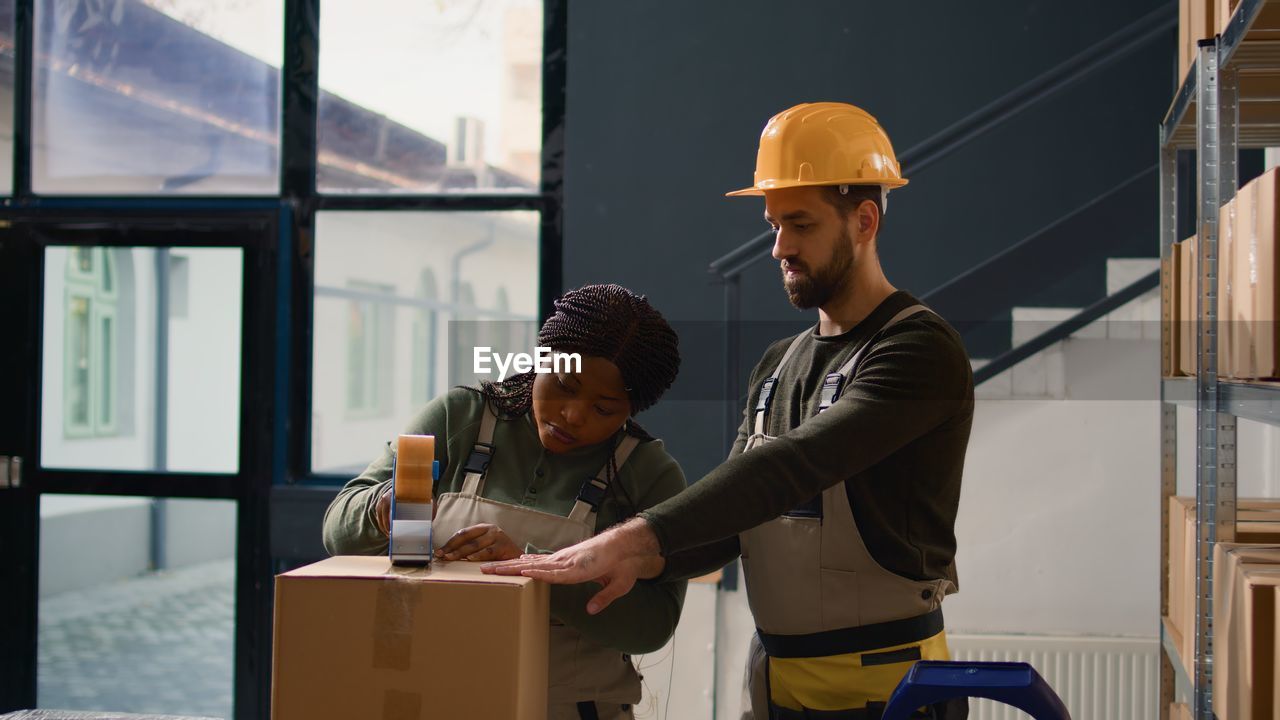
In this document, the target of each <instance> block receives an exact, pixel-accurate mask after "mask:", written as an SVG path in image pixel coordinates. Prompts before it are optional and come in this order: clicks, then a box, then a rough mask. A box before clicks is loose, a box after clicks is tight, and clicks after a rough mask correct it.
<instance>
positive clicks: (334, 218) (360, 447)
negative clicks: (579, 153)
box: [310, 210, 539, 476]
mask: <svg viewBox="0 0 1280 720" xmlns="http://www.w3.org/2000/svg"><path fill="white" fill-rule="evenodd" d="M538 222H539V214H538V213H537V212H536V211H527V210H504V211H483V212H478V211H410V210H391V211H374V210H357V211H346V210H344V211H336V210H335V211H321V212H319V213H317V215H316V235H315V297H314V300H313V304H312V327H313V328H314V332H313V333H312V343H313V344H312V350H311V356H312V367H311V418H310V424H311V468H312V471H313V472H317V473H326V474H328V473H332V474H338V475H347V476H353V475H354V474H356V473H358V472H360V471H361V470H363V469H364V467H365V466H366V465H368V464H369V461H370V460H372V459H373V456H374V454H375V453H376V452H377V451H378V449H379V448H380V447H382V446H383V444H384V443H386V442H387V441H389V440H391V439H393V438H395V436H396V434H397V433H399V432H400V431H401V430H402V429H403V428H404V426H405V424H406V423H407V422H408V421H409V420H410V419H412V418H413V417H414V415H415V414H416V413H417V412H418V411H420V410H421V409H422V406H423V405H424V404H426V403H427V402H429V401H430V400H431V399H432V398H434V397H436V396H438V395H440V394H441V393H443V392H445V391H446V390H448V389H449V388H450V387H452V386H453V385H455V384H457V383H470V382H474V380H475V374H474V373H473V372H471V370H472V361H473V357H474V351H475V345H476V341H477V340H478V338H479V335H477V330H478V327H477V326H479V325H482V324H486V323H489V324H495V325H496V324H498V323H497V322H496V321H498V320H503V321H510V320H515V321H516V322H518V323H522V324H525V325H528V324H530V323H532V321H533V320H534V318H535V316H536V315H537V308H538V276H539V274H538V257H539V255H538V232H539V225H538ZM500 289H501V290H502V292H499V290H500ZM502 296H505V299H500V297H502ZM504 303H505V308H502V309H499V308H500V307H501V306H502V305H503V304H504ZM459 329H461V332H462V335H463V337H461V338H459V337H458V336H457V335H456V333H457V332H459ZM495 344H496V343H495ZM459 362H461V363H463V364H464V365H465V367H464V368H463V369H464V370H465V371H466V372H465V374H462V373H459V372H455V371H456V370H457V365H458V363H459ZM379 403H380V404H379Z"/></svg>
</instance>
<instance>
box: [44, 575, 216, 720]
mask: <svg viewBox="0 0 1280 720" xmlns="http://www.w3.org/2000/svg"><path fill="white" fill-rule="evenodd" d="M234 628H235V563H234V562H233V561H231V560H226V561H219V562H213V563H206V564H202V565H194V566H190V567H186V568H182V569H180V570H176V571H166V572H163V573H153V574H149V575H146V576H143V577H138V578H132V579H128V580H121V581H118V582H114V583H110V584H107V585H101V586H98V587H95V588H91V589H88V590H76V591H72V592H66V593H62V594H60V595H55V596H53V597H49V598H44V599H42V600H41V601H40V631H39V632H40V635H39V669H38V672H39V675H38V677H37V682H38V690H37V693H38V695H37V701H38V703H39V707H41V708H50V709H55V708H56V709H63V710H108V711H115V712H129V713H155V714H168V715H200V716H208V717H215V718H230V717H231V698H232V690H231V677H232V650H233V637H234Z"/></svg>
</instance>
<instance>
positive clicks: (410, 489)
mask: <svg viewBox="0 0 1280 720" xmlns="http://www.w3.org/2000/svg"><path fill="white" fill-rule="evenodd" d="M435 459H436V438H435V436H434V435H401V436H400V438H399V439H398V440H397V441H396V476H395V483H394V487H395V494H396V502H408V503H429V502H431V480H432V478H431V467H432V463H433V462H434V461H435Z"/></svg>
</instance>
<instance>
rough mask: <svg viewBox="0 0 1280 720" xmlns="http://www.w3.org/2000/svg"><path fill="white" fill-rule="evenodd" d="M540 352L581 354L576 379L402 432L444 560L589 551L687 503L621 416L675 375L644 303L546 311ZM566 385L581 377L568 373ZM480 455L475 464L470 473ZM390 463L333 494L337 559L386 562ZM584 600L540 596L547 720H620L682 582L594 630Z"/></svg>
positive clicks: (436, 404) (643, 588) (672, 342)
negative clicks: (419, 443)
mask: <svg viewBox="0 0 1280 720" xmlns="http://www.w3.org/2000/svg"><path fill="white" fill-rule="evenodd" d="M538 345H539V346H541V347H549V348H551V349H552V351H553V352H555V353H577V354H578V355H580V356H581V358H582V365H581V372H554V373H542V374H535V373H526V374H523V375H517V376H515V377H512V378H510V379H507V380H505V381H502V382H497V383H494V382H484V383H482V384H481V386H480V387H479V388H454V389H453V390H450V391H449V392H448V393H447V394H446V395H444V396H443V397H438V398H436V399H435V400H432V401H431V402H430V403H429V404H428V405H427V407H426V408H425V409H424V410H423V411H422V412H421V413H420V414H419V415H418V416H417V417H416V418H414V420H413V421H412V422H411V423H410V424H409V427H408V428H406V429H405V433H407V434H415V435H434V436H436V456H437V459H438V460H439V461H440V465H441V468H442V471H441V474H440V479H439V480H437V481H436V486H435V498H436V501H435V502H436V517H435V522H434V525H433V532H434V536H435V547H436V556H437V557H438V558H440V559H443V560H469V561H491V560H508V559H512V558H516V557H519V556H520V555H521V554H522V553H526V552H530V553H538V552H553V551H555V550H558V549H560V548H563V547H568V546H569V545H572V544H575V543H577V542H579V541H581V540H585V539H586V538H588V537H590V536H591V535H593V534H595V533H596V532H598V531H601V530H604V529H606V528H608V527H610V526H611V525H614V524H616V523H618V522H621V521H622V520H624V519H626V518H628V517H630V516H632V515H634V514H636V513H637V512H639V511H641V510H644V509H645V508H648V507H650V506H652V505H656V504H657V503H659V502H662V501H663V500H665V499H667V498H669V497H671V496H672V495H675V494H676V493H678V492H680V491H681V490H683V489H684V488H685V480H684V473H683V472H681V470H680V466H679V465H678V464H677V463H676V461H675V460H674V459H672V457H671V456H670V455H668V454H667V452H666V450H665V449H664V448H663V445H662V442H661V441H660V440H655V439H654V438H652V437H650V436H649V435H648V434H647V433H646V432H645V431H644V430H643V429H642V428H640V426H639V425H637V424H636V423H635V422H634V421H633V420H632V419H631V416H632V415H634V414H636V413H639V412H641V411H643V410H645V409H646V408H648V407H650V406H651V405H653V404H654V403H655V402H657V400H658V398H660V397H661V396H662V394H663V393H664V392H665V391H666V390H667V388H669V387H670V386H671V383H672V382H673V381H674V380H675V377H676V372H677V371H678V369H679V366H680V353H679V348H678V341H677V338H676V334H675V332H674V331H673V330H672V329H671V326H670V325H668V324H667V322H666V320H664V319H663V318H662V315H661V314H659V313H658V311H657V310H655V309H654V308H653V307H652V306H650V305H649V303H648V301H647V300H645V298H643V297H640V296H637V295H635V294H633V293H631V292H630V291H629V290H627V289H625V288H622V287H619V286H617V285H588V286H586V287H583V288H580V289H578V290H572V291H570V292H568V293H566V294H565V295H564V296H563V297H562V298H560V299H559V300H557V301H556V302H555V313H554V314H553V315H552V316H551V317H550V318H548V319H547V321H546V322H545V323H544V324H543V326H542V330H541V331H540V332H539V334H538ZM575 370H576V368H575ZM477 451H479V452H480V453H481V455H479V456H478V457H479V458H480V459H483V457H484V455H485V454H487V455H488V458H489V461H488V463H487V464H485V463H483V462H473V461H472V460H471V459H472V457H473V453H475V452H477ZM392 466H393V458H392V450H391V446H390V444H389V445H388V447H387V449H386V450H384V451H383V453H382V456H381V457H379V458H378V459H377V460H374V461H373V463H371V464H370V465H369V467H368V468H366V469H365V471H364V472H363V473H362V474H361V475H360V476H359V477H357V478H356V479H354V480H352V481H351V482H349V483H347V485H346V486H345V487H344V488H343V489H342V491H341V492H339V493H338V496H337V498H335V499H334V501H333V504H332V505H330V506H329V509H328V511H327V512H326V513H325V519H324V544H325V548H326V549H327V550H328V551H329V552H330V553H332V554H334V555H339V554H348V555H350V554H366V555H371V554H380V553H385V552H386V551H387V528H388V527H389V524H390V523H389V511H390V490H391V474H392ZM597 591H598V587H596V586H595V585H576V586H572V585H571V586H553V587H552V589H551V624H552V627H551V651H550V663H549V674H550V683H551V685H550V689H549V698H548V700H549V708H548V716H547V717H548V718H549V720H578V719H579V718H581V719H583V720H586V719H594V718H600V719H601V720H611V719H615V718H616V719H619V720H621V719H629V718H631V717H632V714H631V706H632V705H634V704H635V703H637V702H638V701H639V700H640V689H641V688H640V676H639V675H638V674H637V672H636V670H635V667H634V666H633V664H632V663H631V659H630V655H632V654H639V653H646V652H651V651H653V650H657V649H658V648H660V647H662V646H663V644H665V643H666V641H667V640H668V639H669V638H670V637H671V635H672V633H673V632H674V631H675V627H676V622H677V621H678V620H679V617H680V608H681V605H682V603H683V601H684V591H685V584H684V583H683V582H668V583H640V584H637V586H636V589H635V590H634V591H632V592H631V593H630V594H628V595H627V596H626V597H624V598H622V599H621V600H618V601H616V602H614V603H613V605H611V606H609V608H608V609H607V610H605V611H604V612H602V613H600V614H598V615H588V614H587V613H586V611H585V607H586V605H587V600H588V599H590V597H591V596H592V595H594V594H595V593H596V592H597Z"/></svg>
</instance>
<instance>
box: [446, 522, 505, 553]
mask: <svg viewBox="0 0 1280 720" xmlns="http://www.w3.org/2000/svg"><path fill="white" fill-rule="evenodd" d="M520 552H521V551H520V548H518V547H516V543H515V541H514V540H512V539H511V538H510V537H509V536H508V535H507V534H506V533H504V532H503V531H502V528H500V527H498V526H497V525H491V524H489V523H481V524H479V525H472V526H471V527H469V528H463V529H461V530H459V531H458V532H456V533H454V534H453V537H451V538H449V542H447V543H445V544H444V547H442V548H440V549H439V550H437V551H436V557H438V558H440V559H442V560H471V561H472V562H477V561H482V560H488V561H494V560H511V559H513V558H518V557H520Z"/></svg>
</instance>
